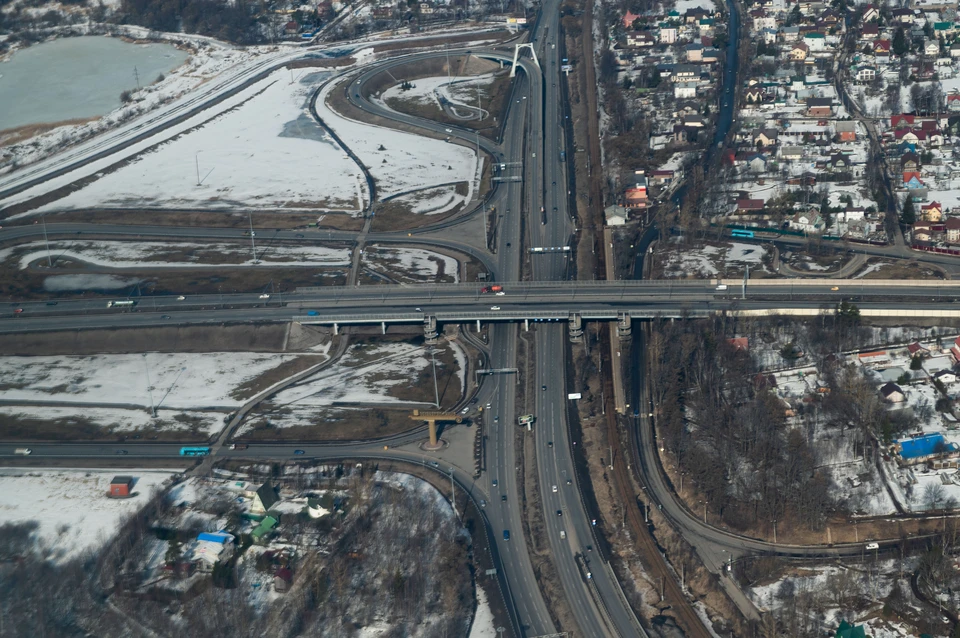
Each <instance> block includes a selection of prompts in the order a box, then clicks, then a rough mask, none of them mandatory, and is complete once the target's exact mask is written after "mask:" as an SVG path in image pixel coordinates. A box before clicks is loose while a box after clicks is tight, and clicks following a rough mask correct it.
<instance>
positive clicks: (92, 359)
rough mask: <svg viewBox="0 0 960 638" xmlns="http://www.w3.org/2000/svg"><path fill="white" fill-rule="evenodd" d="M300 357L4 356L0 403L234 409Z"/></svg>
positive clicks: (0, 361)
mask: <svg viewBox="0 0 960 638" xmlns="http://www.w3.org/2000/svg"><path fill="white" fill-rule="evenodd" d="M297 356H298V355H293V354H273V353H253V352H213V353H203V354H190V353H154V352H151V353H146V354H142V355H141V354H100V355H90V356H56V357H2V358H0V369H2V370H3V371H4V374H3V384H2V385H0V388H2V389H0V400H3V401H5V402H8V403H10V402H17V401H21V402H28V401H42V402H50V403H56V402H70V403H84V404H86V403H90V404H109V405H120V406H125V405H131V406H141V407H149V406H150V404H151V402H152V403H154V404H155V405H157V406H160V407H163V408H168V409H176V408H181V409H191V408H192V409H197V408H232V407H236V406H238V405H241V404H242V403H243V401H242V400H241V399H235V398H233V397H232V396H231V392H232V391H233V390H234V389H235V388H237V387H238V386H240V385H242V384H243V383H245V382H247V381H249V380H251V379H254V378H256V377H258V376H259V375H260V374H262V373H264V372H266V371H267V370H271V369H273V368H275V367H277V366H279V365H280V364H281V363H283V362H286V361H289V360H291V359H294V358H296V357H297ZM148 379H149V381H148ZM151 393H152V398H151Z"/></svg>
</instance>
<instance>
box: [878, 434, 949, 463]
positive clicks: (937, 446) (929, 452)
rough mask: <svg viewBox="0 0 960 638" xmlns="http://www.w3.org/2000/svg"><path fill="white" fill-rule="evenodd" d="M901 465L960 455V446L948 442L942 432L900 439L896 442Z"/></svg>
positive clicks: (895, 446) (895, 449)
mask: <svg viewBox="0 0 960 638" xmlns="http://www.w3.org/2000/svg"><path fill="white" fill-rule="evenodd" d="M894 451H895V452H896V453H897V455H898V456H899V457H900V458H899V461H900V464H901V465H916V464H918V463H926V462H928V461H932V460H934V459H941V460H942V459H951V458H957V457H960V446H957V444H956V443H948V442H947V441H946V440H945V439H944V438H943V435H942V434H924V435H922V436H913V437H910V438H907V439H900V440H899V441H897V442H896V443H895V444H894Z"/></svg>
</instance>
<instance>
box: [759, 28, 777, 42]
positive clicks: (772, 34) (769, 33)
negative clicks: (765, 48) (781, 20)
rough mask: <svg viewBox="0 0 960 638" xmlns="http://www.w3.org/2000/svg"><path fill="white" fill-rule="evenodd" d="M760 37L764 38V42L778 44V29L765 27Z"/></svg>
mask: <svg viewBox="0 0 960 638" xmlns="http://www.w3.org/2000/svg"><path fill="white" fill-rule="evenodd" d="M760 38H761V39H762V40H763V43H764V44H776V43H777V30H776V29H763V30H762V31H760Z"/></svg>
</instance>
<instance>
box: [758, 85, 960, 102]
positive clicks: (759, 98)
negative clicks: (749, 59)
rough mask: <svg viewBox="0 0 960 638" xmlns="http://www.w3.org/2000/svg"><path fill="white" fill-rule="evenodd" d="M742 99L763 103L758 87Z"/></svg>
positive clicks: (761, 91) (761, 90) (761, 93)
mask: <svg viewBox="0 0 960 638" xmlns="http://www.w3.org/2000/svg"><path fill="white" fill-rule="evenodd" d="M958 97H960V96H958ZM743 99H744V101H745V102H746V103H747V104H760V103H761V102H763V89H761V88H760V87H759V86H752V87H750V88H749V89H747V92H746V93H745V94H744V96H743Z"/></svg>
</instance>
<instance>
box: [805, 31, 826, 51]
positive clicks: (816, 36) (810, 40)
mask: <svg viewBox="0 0 960 638" xmlns="http://www.w3.org/2000/svg"><path fill="white" fill-rule="evenodd" d="M803 43H804V44H806V45H807V46H808V47H809V48H810V50H811V51H824V50H825V49H826V48H827V38H826V36H824V35H823V34H822V33H818V32H816V31H811V32H810V33H804V34H803Z"/></svg>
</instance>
